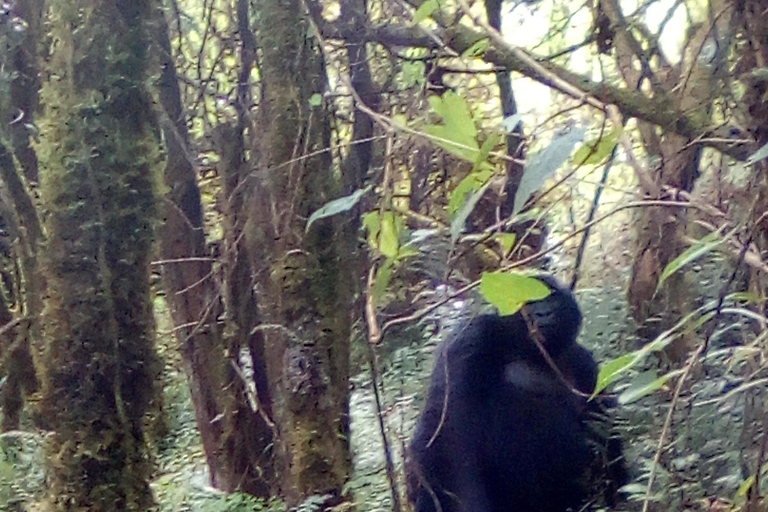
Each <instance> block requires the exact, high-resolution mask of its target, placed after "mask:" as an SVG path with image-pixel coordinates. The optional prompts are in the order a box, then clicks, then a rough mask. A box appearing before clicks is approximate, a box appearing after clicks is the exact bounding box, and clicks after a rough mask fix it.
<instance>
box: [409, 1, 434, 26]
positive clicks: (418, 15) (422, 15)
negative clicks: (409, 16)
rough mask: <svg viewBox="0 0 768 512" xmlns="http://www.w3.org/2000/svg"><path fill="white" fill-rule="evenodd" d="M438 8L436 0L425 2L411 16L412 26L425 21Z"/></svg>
mask: <svg viewBox="0 0 768 512" xmlns="http://www.w3.org/2000/svg"><path fill="white" fill-rule="evenodd" d="M438 7H440V4H439V3H438V1H437V0H427V1H426V2H424V3H423V4H421V5H420V6H419V8H418V9H416V12H415V13H414V15H413V24H414V25H418V24H419V23H421V22H422V21H424V20H425V19H427V18H429V17H430V16H432V13H434V12H435V11H436V10H437V8H438Z"/></svg>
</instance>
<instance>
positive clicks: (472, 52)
mask: <svg viewBox="0 0 768 512" xmlns="http://www.w3.org/2000/svg"><path fill="white" fill-rule="evenodd" d="M490 44H491V41H490V39H488V38H487V37H484V38H482V39H480V40H479V41H475V43H474V44H473V45H472V46H470V47H469V48H467V49H466V50H464V52H463V53H462V54H461V56H462V57H463V58H465V59H467V58H471V57H479V56H481V55H483V54H484V53H485V52H486V50H488V47H489V46H490Z"/></svg>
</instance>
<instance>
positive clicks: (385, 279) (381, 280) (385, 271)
mask: <svg viewBox="0 0 768 512" xmlns="http://www.w3.org/2000/svg"><path fill="white" fill-rule="evenodd" d="M394 268H395V265H394V262H393V260H391V259H390V258H387V259H385V260H384V263H382V264H381V266H380V267H379V268H378V269H377V270H376V278H375V281H374V285H373V297H374V303H375V304H380V303H381V297H382V296H383V295H384V291H385V290H386V289H387V286H389V281H390V279H391V277H392V271H393V270H394Z"/></svg>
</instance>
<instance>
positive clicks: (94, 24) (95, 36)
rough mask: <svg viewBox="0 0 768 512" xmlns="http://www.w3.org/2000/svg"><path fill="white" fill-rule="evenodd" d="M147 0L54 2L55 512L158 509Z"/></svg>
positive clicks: (51, 265)
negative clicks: (150, 448) (151, 451)
mask: <svg viewBox="0 0 768 512" xmlns="http://www.w3.org/2000/svg"><path fill="white" fill-rule="evenodd" d="M155 8H156V5H155V4H154V2H152V1H151V0H114V1H110V2H106V1H102V0H62V1H57V2H53V3H52V5H51V10H50V17H49V22H50V30H51V36H52V38H53V40H55V41H57V44H56V45H54V46H53V53H52V55H51V56H50V61H49V63H48V69H47V70H46V71H47V73H46V76H48V77H50V78H49V79H48V81H47V82H46V83H45V84H44V86H43V89H42V96H41V97H42V100H43V104H44V106H45V114H44V117H43V119H42V120H41V124H40V127H41V134H42V142H41V143H40V146H39V151H38V154H39V156H40V160H41V164H42V165H41V169H44V172H43V173H42V175H41V181H42V183H41V193H42V197H43V200H44V203H45V205H46V210H47V215H46V219H45V227H46V229H47V233H48V241H47V244H46V246H45V249H44V253H43V255H44V270H45V275H46V280H47V284H48V294H47V299H46V303H45V310H44V323H43V325H44V334H45V340H46V348H45V354H44V357H43V358H42V364H43V374H42V383H43V397H42V400H41V413H42V417H43V418H44V419H45V421H46V422H47V423H48V424H49V426H50V428H51V430H52V431H53V434H52V436H51V437H50V439H49V444H48V447H47V453H48V461H49V466H48V469H49V501H50V508H51V509H53V510H62V511H64V510H66V511H78V510H82V511H89V512H101V511H104V512H107V511H110V512H114V511H121V510H136V511H147V510H152V509H153V507H154V503H153V498H152V493H151V491H150V488H149V482H148V480H149V475H150V470H151V468H150V463H149V457H148V454H147V448H146V444H145V436H144V425H145V421H146V414H147V412H148V411H150V410H151V407H152V405H153V400H154V397H155V392H156V390H155V383H156V382H157V381H158V379H159V373H160V365H159V360H158V359H157V357H156V356H155V351H154V318H153V312H152V301H151V298H150V285H149V261H150V250H151V246H152V239H153V236H152V235H153V233H152V225H153V224H154V222H155V218H154V211H155V195H154V183H155V181H156V180H155V172H157V171H159V166H160V163H161V157H160V152H159V150H158V141H157V136H156V134H157V125H156V122H155V113H154V108H153V102H152V98H151V95H150V94H149V92H148V91H147V88H146V83H147V82H148V80H149V78H150V72H149V70H148V69H147V63H148V62H150V59H149V58H148V55H147V49H148V48H149V46H150V40H151V38H150V33H149V30H148V27H149V21H150V20H151V19H153V18H154V16H155V13H154V12H153V10H154V9H155Z"/></svg>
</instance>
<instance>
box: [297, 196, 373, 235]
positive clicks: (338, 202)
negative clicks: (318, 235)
mask: <svg viewBox="0 0 768 512" xmlns="http://www.w3.org/2000/svg"><path fill="white" fill-rule="evenodd" d="M372 188H373V186H372V185H368V186H367V187H365V188H363V189H358V190H355V191H354V192H353V193H351V194H350V195H348V196H344V197H340V198H338V199H334V200H333V201H329V202H327V203H325V204H324V205H323V206H322V207H320V208H319V209H317V210H315V212H314V213H313V214H312V215H310V216H309V220H308V221H307V227H306V229H305V232H306V231H309V227H310V226H311V225H312V223H313V222H315V221H316V220H318V219H323V218H325V217H330V216H332V215H336V214H338V213H342V212H346V211H349V210H351V209H352V208H353V207H354V206H355V205H356V204H357V203H359V202H360V200H361V199H362V198H363V196H365V194H367V193H368V192H370V191H371V189H372Z"/></svg>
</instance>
